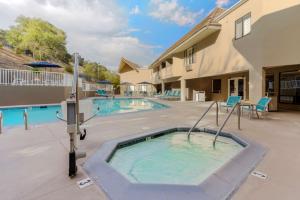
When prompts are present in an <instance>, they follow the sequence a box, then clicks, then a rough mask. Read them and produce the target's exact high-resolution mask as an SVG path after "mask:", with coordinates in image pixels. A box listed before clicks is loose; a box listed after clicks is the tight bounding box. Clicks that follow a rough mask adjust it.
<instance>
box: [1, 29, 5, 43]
mask: <svg viewBox="0 0 300 200" xmlns="http://www.w3.org/2000/svg"><path fill="white" fill-rule="evenodd" d="M5 35H6V31H5V30H2V29H0V46H2V45H4V44H5V43H6V40H5Z"/></svg>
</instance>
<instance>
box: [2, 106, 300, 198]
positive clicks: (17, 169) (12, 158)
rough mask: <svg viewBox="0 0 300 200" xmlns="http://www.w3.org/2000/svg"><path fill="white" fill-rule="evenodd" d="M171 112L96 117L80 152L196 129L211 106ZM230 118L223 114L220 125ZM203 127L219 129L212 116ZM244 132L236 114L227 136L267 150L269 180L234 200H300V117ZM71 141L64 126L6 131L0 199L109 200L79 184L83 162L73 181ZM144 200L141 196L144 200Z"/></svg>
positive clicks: (275, 119)
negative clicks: (125, 140)
mask: <svg viewBox="0 0 300 200" xmlns="http://www.w3.org/2000/svg"><path fill="white" fill-rule="evenodd" d="M162 103H165V104H168V105H170V108H168V109H164V110H157V111H146V112H138V113H128V114H121V115H115V116H109V117H97V118H94V119H93V120H91V121H89V122H88V124H87V130H88V135H87V138H86V140H85V141H82V142H79V145H78V146H79V149H80V150H81V151H86V152H87V158H88V157H89V156H91V155H92V154H93V153H94V152H95V151H96V150H97V149H98V148H99V147H100V146H101V144H103V143H104V142H105V141H107V140H110V139H113V138H118V137H122V136H127V135H133V134H138V133H142V132H144V131H149V130H155V129H161V128H164V127H172V126H177V127H178V126H192V125H193V123H194V122H195V121H196V120H197V118H198V117H199V116H200V115H201V114H202V112H203V111H204V110H205V109H206V108H207V107H208V105H209V104H210V103H209V102H208V103H194V102H184V103H182V102H166V101H163V102H162ZM224 117H225V113H224V112H223V113H222V114H221V115H220V122H222V121H223V120H224ZM199 126H200V127H210V128H215V129H216V126H215V112H214V111H211V112H210V113H209V114H208V116H207V117H206V118H205V119H204V120H203V121H202V122H201V123H200V125H199ZM241 127H242V130H240V131H239V130H238V129H237V119H236V115H233V116H232V118H231V119H230V121H229V123H228V124H227V126H226V127H225V129H224V130H225V131H229V132H232V133H235V134H237V135H242V136H244V137H246V138H248V139H250V140H253V141H255V142H257V143H260V144H261V145H263V146H264V147H265V148H266V149H267V150H268V152H267V154H266V156H265V158H264V159H263V160H262V161H261V162H260V164H259V165H258V166H257V168H256V170H257V171H261V172H263V173H265V174H267V175H268V178H267V179H266V180H264V179H260V178H257V177H254V176H252V175H250V176H249V177H248V178H247V180H246V181H245V182H244V183H243V184H242V185H241V187H240V189H239V190H238V191H237V192H236V193H235V194H234V196H233V199H235V200H248V199H249V200H253V199H255V200H259V199H272V200H276V199H285V200H290V199H291V200H292V199H295V200H296V199H299V197H300V181H299V180H300V170H299V169H300V154H299V152H300V145H299V141H300V131H299V130H300V113H299V112H280V113H269V115H268V118H266V119H260V120H258V119H253V120H249V119H248V117H247V116H244V117H242V121H241ZM68 150H69V136H68V134H67V133H66V126H65V124H64V123H63V122H56V123H50V124H45V125H39V126H34V127H30V130H28V131H25V130H23V127H18V128H12V129H5V130H4V133H3V134H1V135H0V158H1V159H0V172H1V173H0V180H1V184H0V199H1V200H2V199H3V200H21V199H22V200H46V199H47V200H58V199H64V200H65V199H72V200H75V199H78V200H79V199H80V200H84V199H86V200H93V199H95V200H96V199H98V200H101V199H107V197H106V195H105V193H104V192H103V191H102V190H101V188H99V187H97V186H96V185H95V184H93V185H91V186H88V187H86V188H84V189H79V187H78V186H77V184H76V182H77V181H79V180H81V179H84V178H86V177H87V175H86V174H85V172H84V171H83V170H82V168H81V165H82V164H83V163H84V162H85V160H86V159H87V158H84V159H81V160H79V161H78V166H79V171H78V176H77V177H76V178H73V179H70V178H69V177H68ZM141 199H142V197H141Z"/></svg>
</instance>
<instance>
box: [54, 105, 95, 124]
mask: <svg viewBox="0 0 300 200" xmlns="http://www.w3.org/2000/svg"><path fill="white" fill-rule="evenodd" d="M99 112H100V108H99V107H97V112H96V113H95V114H94V115H93V116H91V117H90V118H88V119H87V120H85V121H84V122H83V123H82V124H84V123H85V122H87V121H89V120H91V119H93V118H94V117H96V116H97V115H98V113H99ZM56 118H57V119H59V120H61V121H63V122H67V120H65V119H63V118H62V117H60V116H59V111H56ZM82 124H80V125H82Z"/></svg>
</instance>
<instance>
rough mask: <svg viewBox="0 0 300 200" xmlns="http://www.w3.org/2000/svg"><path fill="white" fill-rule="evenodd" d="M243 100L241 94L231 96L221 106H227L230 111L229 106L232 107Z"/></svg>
mask: <svg viewBox="0 0 300 200" xmlns="http://www.w3.org/2000/svg"><path fill="white" fill-rule="evenodd" d="M241 100H242V97H241V96H229V97H228V98H227V101H226V103H225V104H223V105H222V104H221V107H226V111H227V112H228V109H229V108H232V107H233V106H234V105H235V104H237V103H240V102H241Z"/></svg>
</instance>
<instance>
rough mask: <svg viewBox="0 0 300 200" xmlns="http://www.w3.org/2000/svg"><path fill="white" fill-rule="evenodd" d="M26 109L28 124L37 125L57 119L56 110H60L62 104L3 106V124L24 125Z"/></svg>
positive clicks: (9, 125)
mask: <svg viewBox="0 0 300 200" xmlns="http://www.w3.org/2000/svg"><path fill="white" fill-rule="evenodd" d="M25 109H27V113H28V124H30V125H37V124H42V123H48V122H55V121H57V118H56V111H59V110H60V109H61V108H60V105H53V106H30V107H15V108H1V109H0V111H2V115H3V126H4V127H13V126H20V125H23V124H24V119H23V113H24V111H25Z"/></svg>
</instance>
